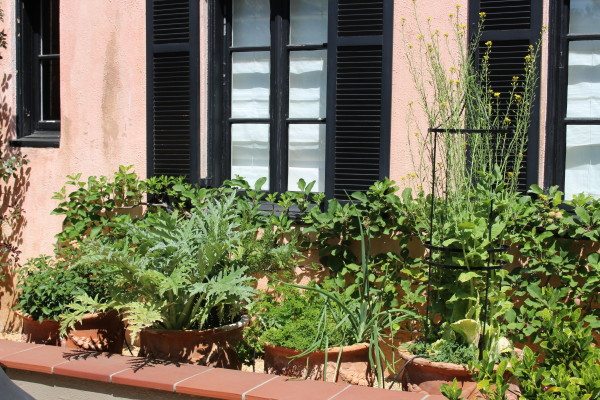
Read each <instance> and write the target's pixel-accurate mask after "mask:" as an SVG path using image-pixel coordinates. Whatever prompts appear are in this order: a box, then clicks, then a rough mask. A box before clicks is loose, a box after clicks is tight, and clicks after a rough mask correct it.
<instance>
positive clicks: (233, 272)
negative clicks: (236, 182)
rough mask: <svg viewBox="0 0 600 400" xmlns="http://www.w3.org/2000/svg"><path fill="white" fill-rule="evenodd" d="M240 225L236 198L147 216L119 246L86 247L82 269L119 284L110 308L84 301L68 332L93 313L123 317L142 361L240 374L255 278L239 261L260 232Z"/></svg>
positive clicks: (100, 242)
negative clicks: (100, 311)
mask: <svg viewBox="0 0 600 400" xmlns="http://www.w3.org/2000/svg"><path fill="white" fill-rule="evenodd" d="M237 220H238V215H237V209H236V201H235V197H234V196H230V197H229V198H227V199H225V200H224V201H221V202H217V201H215V202H208V203H207V204H206V205H205V207H204V208H202V209H195V210H192V211H191V212H190V213H189V214H184V213H180V212H173V213H168V212H165V211H158V212H156V213H148V214H147V216H146V217H145V218H144V219H143V220H140V221H137V222H135V223H134V222H128V224H129V225H128V229H124V230H123V231H124V232H125V235H124V237H122V238H119V239H117V240H114V239H113V238H109V239H106V240H104V239H103V238H102V237H101V236H100V237H96V238H92V239H90V240H88V241H86V242H85V243H84V244H83V246H82V249H83V251H84V253H85V255H84V256H83V257H82V259H81V262H82V263H85V264H87V265H93V266H95V268H97V269H99V270H103V271H104V273H106V274H110V276H111V277H112V280H113V285H112V286H111V290H110V294H109V296H108V301H106V302H104V303H101V302H97V301H95V299H93V298H91V297H90V296H88V295H83V296H80V297H79V298H78V299H77V301H76V303H75V304H74V305H73V307H72V310H71V311H72V312H71V314H70V315H68V317H67V318H66V321H67V322H66V327H68V325H71V324H74V323H76V322H77V321H78V320H79V318H80V317H81V316H82V315H84V314H85V313H86V312H89V311H93V310H98V309H103V310H108V309H113V310H118V311H119V312H121V313H123V316H124V320H125V321H126V323H127V324H128V327H129V329H130V331H131V332H132V335H133V336H135V335H137V334H139V335H140V336H139V337H140V347H141V348H140V355H143V356H149V357H155V358H160V359H167V360H174V361H184V362H192V363H200V364H204V365H212V366H219V367H226V368H239V367H240V366H241V365H240V361H239V359H238V357H237V354H236V346H237V344H238V342H240V340H241V338H242V331H243V328H244V327H245V326H246V324H247V322H248V319H247V317H246V316H245V315H244V308H245V306H246V305H247V304H248V303H250V302H251V301H252V298H253V296H254V288H253V281H254V279H253V278H251V277H250V276H249V275H248V274H247V267H246V266H244V264H243V263H244V260H243V259H240V258H238V257H237V255H238V254H240V253H242V254H243V252H241V251H240V249H239V246H241V244H242V243H243V239H244V237H245V236H246V235H252V234H255V232H249V231H246V230H242V229H240V226H239V224H238V222H237Z"/></svg>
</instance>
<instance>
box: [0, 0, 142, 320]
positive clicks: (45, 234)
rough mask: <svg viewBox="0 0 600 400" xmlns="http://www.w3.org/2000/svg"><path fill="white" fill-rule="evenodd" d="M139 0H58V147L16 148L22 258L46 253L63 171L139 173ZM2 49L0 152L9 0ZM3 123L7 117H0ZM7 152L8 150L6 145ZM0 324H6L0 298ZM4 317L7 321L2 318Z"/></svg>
mask: <svg viewBox="0 0 600 400" xmlns="http://www.w3.org/2000/svg"><path fill="white" fill-rule="evenodd" d="M145 3H146V2H145V0H102V1H95V0H94V1H91V0H83V1H82V0H61V2H60V53H61V57H60V68H61V108H62V127H61V140H60V148H58V149H48V148H42V149H33V148H23V149H21V152H22V153H23V154H24V155H26V156H27V158H28V159H29V161H30V162H29V165H28V169H29V171H30V172H29V174H28V177H27V178H28V188H27V192H26V195H25V201H24V203H23V209H24V210H25V214H24V221H23V226H22V228H21V232H20V236H21V238H22V239H21V240H19V241H21V242H22V243H18V244H19V245H20V250H21V251H22V259H26V258H28V257H31V256H36V255H38V254H41V253H49V252H51V251H52V246H53V243H54V235H55V234H56V233H57V232H59V231H60V228H61V218H60V217H58V216H51V215H50V212H51V211H52V209H53V207H54V206H55V205H56V202H55V201H54V200H51V197H52V193H53V192H55V191H57V190H59V189H60V188H61V186H62V185H63V183H64V182H65V177H66V175H68V174H73V173H76V172H81V173H83V175H84V176H87V175H92V174H94V175H97V174H111V173H112V172H113V171H115V170H116V168H117V166H118V165H120V164H127V165H129V164H132V165H134V166H135V168H136V170H137V171H138V173H140V174H141V175H142V176H145V173H146V88H145V86H146V73H145V70H146V47H145V46H146V29H145ZM0 7H2V9H3V10H4V11H5V22H4V24H3V28H4V29H5V31H6V33H7V34H8V38H9V44H8V49H7V50H5V51H4V52H3V53H2V54H3V55H4V59H3V60H2V61H1V63H0V68H1V69H2V73H3V74H4V76H5V78H6V79H7V84H6V85H5V86H4V87H3V88H2V97H3V107H4V113H5V114H8V115H9V117H8V118H7V119H8V121H9V122H8V124H7V123H6V121H3V122H4V123H3V125H2V132H1V135H2V138H3V143H2V146H3V151H7V149H8V147H7V143H6V142H7V140H6V139H7V138H10V137H12V136H14V134H15V132H14V120H15V98H16V92H15V75H16V70H15V65H16V64H15V51H16V49H15V41H14V38H15V29H14V27H15V25H16V23H15V3H14V0H0ZM5 120H6V118H5ZM13 151H14V149H13ZM1 302H2V305H1V312H0V315H1V316H2V317H3V318H1V319H0V328H2V325H5V324H6V321H7V320H6V319H5V313H6V309H7V302H9V299H8V296H7V295H6V293H4V295H2V299H1ZM9 322H10V321H9Z"/></svg>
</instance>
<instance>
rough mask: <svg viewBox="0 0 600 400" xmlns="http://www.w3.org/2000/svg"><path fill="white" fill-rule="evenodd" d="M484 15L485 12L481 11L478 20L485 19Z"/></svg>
mask: <svg viewBox="0 0 600 400" xmlns="http://www.w3.org/2000/svg"><path fill="white" fill-rule="evenodd" d="M486 15H487V14H486V13H485V12H483V11H482V12H480V13H479V18H485V17H486Z"/></svg>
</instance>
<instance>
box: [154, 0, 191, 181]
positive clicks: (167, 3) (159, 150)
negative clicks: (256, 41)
mask: <svg viewBox="0 0 600 400" xmlns="http://www.w3.org/2000/svg"><path fill="white" fill-rule="evenodd" d="M198 4H199V2H198V0H147V54H148V65H147V76H148V85H147V93H148V98H147V102H148V121H147V124H148V150H147V151H148V175H149V176H155V175H172V176H184V177H186V178H187V179H188V180H190V181H197V179H198V163H199V161H198V158H199V148H198V142H199V139H198V136H199V134H198V127H199V110H198V98H199V87H198V80H199V56H198V54H199V31H198V20H199V9H198Z"/></svg>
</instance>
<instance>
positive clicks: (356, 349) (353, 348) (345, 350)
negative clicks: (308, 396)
mask: <svg viewBox="0 0 600 400" xmlns="http://www.w3.org/2000/svg"><path fill="white" fill-rule="evenodd" d="M369 347H370V345H369V344H368V343H357V344H351V345H348V346H342V347H339V346H338V347H331V348H330V349H329V350H327V355H330V354H336V355H337V354H339V353H340V350H341V353H342V354H352V353H361V352H364V351H367V350H369ZM263 348H264V349H265V350H267V349H269V350H271V351H274V352H279V353H286V354H289V355H292V356H295V355H298V354H302V353H303V351H302V350H296V349H292V348H290V347H284V346H277V345H273V344H270V343H265V344H264V346H263ZM324 354H325V352H324V351H322V350H318V351H314V352H312V353H309V354H307V355H306V356H307V357H308V356H318V355H324Z"/></svg>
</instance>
